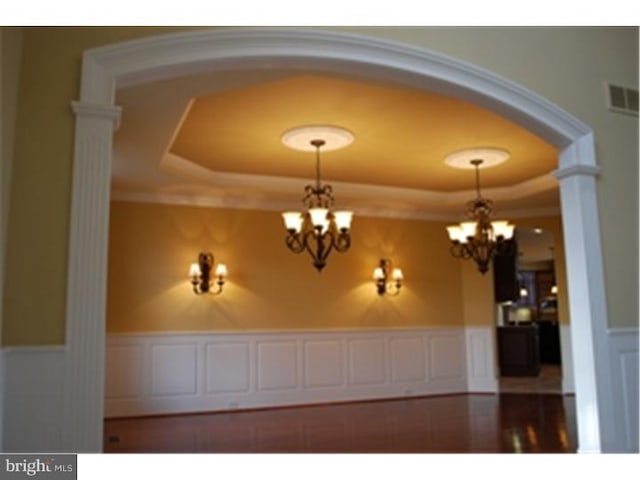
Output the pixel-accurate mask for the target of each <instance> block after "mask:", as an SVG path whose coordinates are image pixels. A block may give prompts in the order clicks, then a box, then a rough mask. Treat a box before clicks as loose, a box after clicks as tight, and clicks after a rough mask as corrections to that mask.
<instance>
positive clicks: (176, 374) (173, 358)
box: [151, 344, 197, 395]
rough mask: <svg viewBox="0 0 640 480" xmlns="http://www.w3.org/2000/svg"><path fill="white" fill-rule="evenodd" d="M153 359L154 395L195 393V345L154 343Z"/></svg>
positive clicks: (152, 381)
mask: <svg viewBox="0 0 640 480" xmlns="http://www.w3.org/2000/svg"><path fill="white" fill-rule="evenodd" d="M151 361H152V363H151V365H152V367H151V385H152V387H151V391H152V394H153V395H194V394H195V393H196V391H197V383H196V376H197V364H196V346H195V345H193V344H187V345H153V346H152V347H151Z"/></svg>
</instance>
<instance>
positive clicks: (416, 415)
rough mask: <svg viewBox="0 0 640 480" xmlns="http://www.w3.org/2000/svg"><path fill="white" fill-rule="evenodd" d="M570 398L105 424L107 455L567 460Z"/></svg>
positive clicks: (447, 399)
mask: <svg viewBox="0 0 640 480" xmlns="http://www.w3.org/2000/svg"><path fill="white" fill-rule="evenodd" d="M576 445H577V435H576V422H575V398H574V397H573V396H563V395H553V394H551V395H550V394H510V393H501V394H499V395H476V394H463V395H447V396H435V397H422V398H411V399H399V400H388V401H371V402H360V403H347V404H330V405H315V406H301V407H290V408H279V409H268V410H253V411H235V412H218V413H202V414H194V415H176V416H163V417H146V418H129V419H108V420H105V453H187V452H189V453H574V452H575V451H576Z"/></svg>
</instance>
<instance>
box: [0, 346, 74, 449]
mask: <svg viewBox="0 0 640 480" xmlns="http://www.w3.org/2000/svg"><path fill="white" fill-rule="evenodd" d="M66 353H67V350H66V349H65V347H58V346H51V347H48V346H47V347H7V348H5V349H4V379H3V380H4V388H3V389H4V394H5V398H4V412H3V425H2V427H3V432H2V434H3V450H2V451H3V452H4V453H9V452H20V453H22V452H59V451H60V445H62V441H63V431H62V428H63V426H62V425H61V424H60V421H59V420H60V411H61V409H62V406H63V403H64V400H63V398H64V396H63V395H64V372H65V366H66V359H65V355H66ZM5 412H11V414H10V415H7V414H5Z"/></svg>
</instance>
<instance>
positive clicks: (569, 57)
mask: <svg viewBox="0 0 640 480" xmlns="http://www.w3.org/2000/svg"><path fill="white" fill-rule="evenodd" d="M172 30H178V29H171V28H152V27H146V28H140V27H136V28H117V27H109V28H106V27H104V28H100V27H91V28H77V27H75V28H74V27H70V28H27V29H25V30H24V35H23V50H22V52H23V54H22V62H21V72H20V89H19V96H18V106H17V109H18V110H17V118H16V128H15V131H16V138H15V157H14V159H13V167H12V177H11V184H12V189H11V204H10V212H9V228H8V232H7V235H8V238H7V253H6V257H5V260H6V261H5V264H6V272H5V278H10V279H11V281H10V282H5V290H4V301H3V319H4V320H3V324H2V329H3V342H4V344H6V345H28V344H61V343H64V328H65V327H64V318H65V295H66V292H65V288H66V280H67V278H66V267H67V247H68V227H69V204H70V198H69V196H70V194H69V192H70V181H71V164H72V148H73V116H72V114H71V110H70V107H69V104H70V102H71V101H72V100H76V99H77V98H78V85H79V73H80V62H81V54H82V51H83V50H85V49H87V48H92V47H96V46H101V45H107V44H110V43H114V42H117V41H122V40H126V39H131V38H136V37H141V36H146V35H154V34H157V33H158V32H169V31H172ZM347 30H349V31H350V32H353V33H360V34H363V35H371V36H376V37H384V38H388V39H393V40H397V41H401V42H405V43H409V44H413V45H416V46H419V47H426V48H428V49H432V50H435V51H439V52H442V53H445V54H449V55H452V56H454V57H457V58H460V59H463V60H467V61H470V62H472V63H474V64H476V65H479V66H480V67H483V68H486V69H487V70H490V71H493V72H495V73H498V74H500V75H503V76H505V77H506V78H509V79H511V80H513V81H515V82H517V83H519V84H521V85H523V86H525V87H527V88H530V89H531V90H533V91H535V92H537V93H539V94H541V95H542V96H544V97H546V98H548V99H549V100H550V101H552V102H554V103H556V104H557V105H559V106H560V107H561V108H564V109H566V110H567V111H568V112H569V113H571V114H573V115H575V116H576V117H578V118H579V119H581V120H582V121H584V122H585V123H587V124H588V125H590V126H591V127H592V128H593V129H594V132H595V139H596V144H597V154H598V162H599V164H600V165H601V167H602V173H601V174H600V176H599V177H598V180H597V189H598V202H599V210H600V221H601V226H602V231H604V232H616V235H602V242H603V250H604V268H605V283H606V290H607V300H608V317H609V324H610V326H612V327H621V326H622V327H624V326H637V322H638V305H637V301H636V299H637V292H638V275H637V265H638V248H637V246H638V234H637V230H638V203H637V195H638V183H637V179H638V136H637V132H638V118H637V117H632V116H625V115H617V114H614V113H611V112H608V111H607V110H606V108H605V100H604V93H603V92H604V88H603V83H604V82H605V81H613V82H615V83H618V84H621V85H625V86H632V87H633V86H635V87H636V88H637V85H638V29H637V28H635V27H631V28H349V29H347ZM594 58H597V60H598V61H597V62H594V61H593V59H594ZM558 65H562V67H563V68H561V69H559V68H558ZM4 75H5V72H3V77H4ZM5 128H6V127H5V126H3V131H4V130H5ZM622 205H624V206H625V209H624V211H622V212H620V213H618V214H616V215H611V214H610V212H612V211H619V208H620V206H622ZM594 234H596V232H594ZM230 264H231V262H230ZM230 267H231V265H230ZM34 279H35V280H34ZM34 284H35V285H37V286H38V287H39V290H38V296H37V301H34V294H33V288H34Z"/></svg>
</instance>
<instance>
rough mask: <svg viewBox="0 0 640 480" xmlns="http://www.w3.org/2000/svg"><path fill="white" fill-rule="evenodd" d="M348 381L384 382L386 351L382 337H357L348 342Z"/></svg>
mask: <svg viewBox="0 0 640 480" xmlns="http://www.w3.org/2000/svg"><path fill="white" fill-rule="evenodd" d="M348 343H349V383H350V384H352V385H367V384H380V383H385V381H386V379H387V375H386V364H387V352H386V348H385V343H384V340H383V339H380V338H358V339H353V340H350V341H349V342H348Z"/></svg>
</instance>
